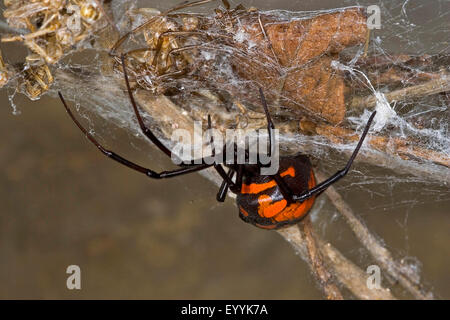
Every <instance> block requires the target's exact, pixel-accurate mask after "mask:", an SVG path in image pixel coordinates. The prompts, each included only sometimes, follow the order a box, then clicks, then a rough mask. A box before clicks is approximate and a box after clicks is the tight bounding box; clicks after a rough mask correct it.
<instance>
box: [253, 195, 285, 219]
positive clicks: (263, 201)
mask: <svg viewBox="0 0 450 320" xmlns="http://www.w3.org/2000/svg"><path fill="white" fill-rule="evenodd" d="M258 203H259V207H258V214H259V215H260V216H261V217H263V218H272V217H273V216H276V215H277V214H279V213H280V212H281V211H283V210H284V208H285V207H286V205H287V201H286V200H284V199H283V200H280V201H277V202H273V200H272V198H271V197H270V196H268V195H265V194H263V195H262V196H260V197H259V198H258Z"/></svg>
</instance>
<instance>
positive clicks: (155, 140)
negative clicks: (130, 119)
mask: <svg viewBox="0 0 450 320" xmlns="http://www.w3.org/2000/svg"><path fill="white" fill-rule="evenodd" d="M121 60H122V68H123V74H124V77H125V83H126V86H127V91H128V96H129V97H130V102H131V105H132V106H133V110H134V114H135V115H136V118H137V120H138V122H139V127H140V128H141V131H142V133H143V134H144V135H145V136H146V137H147V138H148V139H149V140H150V141H151V142H153V143H154V144H155V145H156V146H157V147H158V148H159V149H160V150H161V151H162V152H164V153H165V154H166V155H167V156H168V157H170V158H171V157H172V152H171V151H170V150H169V149H168V148H167V147H166V146H165V145H164V144H163V143H162V142H161V141H160V140H159V139H158V138H157V137H156V136H155V135H154V134H153V132H152V131H151V130H150V129H149V128H148V127H147V126H146V125H145V123H144V120H143V119H142V117H141V114H140V112H139V109H138V107H137V104H136V101H135V100H134V96H133V92H132V91H131V87H130V82H129V80H128V73H127V68H126V65H125V57H124V55H122V56H121Z"/></svg>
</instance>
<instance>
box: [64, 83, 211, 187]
mask: <svg viewBox="0 0 450 320" xmlns="http://www.w3.org/2000/svg"><path fill="white" fill-rule="evenodd" d="M58 95H59V98H60V99H61V101H62V103H63V105H64V107H65V108H66V111H67V113H68V114H69V116H70V117H71V118H72V120H73V122H75V124H76V125H77V127H78V128H79V129H80V130H81V131H82V132H83V133H84V134H85V135H86V137H87V138H88V139H89V141H91V142H92V144H94V145H95V146H96V147H97V148H98V149H99V150H100V152H101V153H103V154H104V155H105V156H107V157H108V158H111V159H113V160H114V161H117V162H119V163H120V164H122V165H124V166H126V167H128V168H131V169H133V170H136V171H138V172H140V173H143V174H145V175H146V176H147V177H149V178H153V179H163V178H171V177H176V176H180V175H183V174H187V173H191V172H196V171H200V170H203V169H206V168H208V167H211V166H212V165H208V164H200V165H193V166H188V167H184V168H180V169H176V170H172V171H162V172H155V171H153V170H150V169H148V168H145V167H142V166H140V165H138V164H136V163H134V162H131V161H129V160H127V159H125V158H123V157H121V156H120V155H118V154H116V153H115V152H112V151H110V150H108V149H105V148H104V147H103V146H102V145H101V144H100V143H99V142H98V141H97V140H96V139H95V138H94V137H93V136H92V135H91V134H90V133H89V132H88V131H87V130H86V129H85V128H84V127H83V126H82V125H81V123H80V122H79V121H78V120H77V119H76V118H75V116H74V115H73V113H72V111H71V110H70V109H69V107H68V106H67V103H66V101H65V100H64V97H63V96H62V94H61V92H58Z"/></svg>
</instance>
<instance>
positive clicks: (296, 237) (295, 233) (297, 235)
mask: <svg viewBox="0 0 450 320" xmlns="http://www.w3.org/2000/svg"><path fill="white" fill-rule="evenodd" d="M310 231H311V233H312V229H310ZM278 233H279V234H280V235H281V236H282V237H283V238H284V239H285V240H286V241H288V242H289V243H290V244H291V245H292V247H293V248H294V250H295V251H296V252H297V254H298V255H299V256H300V257H301V258H302V259H303V260H304V261H305V262H307V263H308V265H309V266H310V268H311V270H313V272H314V273H315V274H316V273H318V272H319V271H318V270H317V269H315V267H314V263H312V262H311V260H310V254H309V252H308V240H307V237H308V236H307V235H306V234H305V233H304V232H302V231H301V230H300V229H299V228H298V226H296V225H294V226H290V227H287V228H284V229H280V230H278ZM314 239H315V243H314V244H313V245H314V246H315V249H314V250H317V249H319V250H318V251H317V252H320V254H321V255H322V256H323V259H324V261H325V262H326V267H328V269H326V272H327V273H329V272H331V273H332V274H333V278H335V279H336V280H337V281H338V282H339V283H341V284H342V285H343V286H344V287H346V288H347V289H348V290H349V291H350V292H351V293H352V294H353V295H354V296H355V297H357V298H359V299H366V300H395V297H394V296H393V295H392V293H391V292H390V290H389V289H386V288H379V289H369V288H368V287H367V283H366V279H367V276H368V275H367V274H366V273H365V272H364V271H363V270H361V269H360V268H359V267H358V266H356V265H355V264H354V263H353V262H351V261H350V260H348V259H347V258H345V257H344V256H343V255H342V254H341V253H340V252H339V251H338V250H337V249H336V248H335V247H333V246H332V245H331V244H330V243H325V241H323V240H322V239H320V237H319V236H318V235H314ZM321 266H323V265H322V264H321ZM333 285H334V284H333ZM329 289H331V288H329ZM324 290H325V289H324ZM331 290H332V289H331ZM332 292H333V291H332Z"/></svg>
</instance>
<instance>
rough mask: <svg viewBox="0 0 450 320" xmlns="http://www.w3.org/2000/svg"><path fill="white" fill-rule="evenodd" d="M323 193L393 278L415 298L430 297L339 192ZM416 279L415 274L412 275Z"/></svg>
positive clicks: (323, 177)
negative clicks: (356, 214)
mask: <svg viewBox="0 0 450 320" xmlns="http://www.w3.org/2000/svg"><path fill="white" fill-rule="evenodd" d="M316 176H317V178H318V179H319V180H325V178H326V177H325V175H324V174H322V173H321V172H317V171H316ZM325 194H326V195H327V196H328V198H329V199H330V200H331V202H332V203H333V205H334V206H335V207H336V208H337V209H338V211H339V212H340V213H341V214H342V215H343V216H344V218H345V220H346V222H347V223H348V225H349V226H350V228H351V229H352V231H353V232H354V234H355V235H356V237H357V238H358V240H359V241H360V242H361V243H362V244H363V245H364V247H365V248H366V249H367V250H368V251H369V252H370V254H371V255H372V257H373V258H374V259H375V260H376V261H377V262H378V263H379V264H380V265H381V267H382V268H383V269H384V270H386V271H387V272H388V273H389V274H390V275H391V276H392V277H393V278H394V279H395V280H397V281H399V283H400V284H401V285H402V286H403V287H404V288H405V289H406V290H408V291H409V292H410V293H411V294H412V295H413V296H414V297H415V298H416V299H432V298H433V294H432V293H431V292H425V291H424V290H423V289H422V288H421V286H420V283H418V282H417V281H414V280H413V279H412V277H411V275H408V274H407V273H405V270H406V268H405V266H403V265H402V264H400V263H399V262H397V261H396V260H395V259H394V258H393V256H392V254H391V253H390V252H389V250H387V249H386V247H385V246H384V245H383V244H382V243H381V242H380V241H379V240H378V239H377V238H376V237H375V236H374V235H373V234H372V233H371V232H370V231H369V229H368V228H367V227H366V226H365V225H364V224H363V223H362V222H361V221H360V220H359V219H358V218H357V217H356V216H355V214H354V213H353V210H352V209H351V208H350V207H349V206H348V204H347V203H346V202H345V201H344V199H342V197H341V196H340V194H339V193H338V192H337V191H336V189H335V188H334V187H332V186H331V187H329V188H328V189H327V190H326V191H325ZM412 276H414V277H415V278H417V279H418V276H417V275H412Z"/></svg>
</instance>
